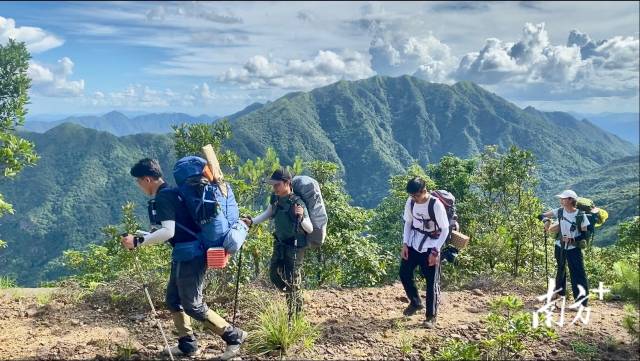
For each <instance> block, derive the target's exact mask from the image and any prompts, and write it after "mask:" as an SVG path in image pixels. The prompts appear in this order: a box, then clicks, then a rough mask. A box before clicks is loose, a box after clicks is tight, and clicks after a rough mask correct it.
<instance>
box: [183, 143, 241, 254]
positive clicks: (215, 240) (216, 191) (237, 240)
mask: <svg viewBox="0 0 640 361" xmlns="http://www.w3.org/2000/svg"><path fill="white" fill-rule="evenodd" d="M206 165H207V162H206V160H204V159H202V158H200V157H196V156H188V157H184V158H181V159H179V160H178V161H177V162H176V164H175V166H174V167H173V177H174V178H175V181H176V185H177V186H178V192H179V194H180V197H181V198H182V201H183V202H184V203H185V205H186V207H187V209H188V211H189V214H190V215H191V217H192V219H193V220H194V221H195V223H196V224H198V225H199V226H200V228H201V230H200V232H199V233H197V234H196V236H197V237H198V239H199V240H200V241H201V242H202V244H203V246H204V249H205V250H206V249H209V248H212V247H224V248H225V250H226V251H227V252H229V253H235V252H236V251H238V250H239V249H240V247H241V246H242V244H243V243H244V241H245V239H246V237H247V229H246V226H245V225H244V224H243V223H242V222H241V221H240V213H239V209H238V203H237V202H236V199H235V196H234V194H233V190H232V189H231V186H230V185H229V184H226V187H227V195H226V196H224V195H223V194H222V192H221V190H220V186H219V185H218V184H217V183H213V182H209V180H208V179H207V178H205V177H204V174H203V171H204V168H205V166H206ZM178 226H180V225H178Z"/></svg>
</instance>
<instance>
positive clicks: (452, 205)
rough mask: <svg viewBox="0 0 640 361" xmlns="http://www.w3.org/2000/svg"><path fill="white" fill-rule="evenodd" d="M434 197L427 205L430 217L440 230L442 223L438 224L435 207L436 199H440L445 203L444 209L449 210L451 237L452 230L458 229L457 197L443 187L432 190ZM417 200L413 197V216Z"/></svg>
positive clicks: (437, 229)
mask: <svg viewBox="0 0 640 361" xmlns="http://www.w3.org/2000/svg"><path fill="white" fill-rule="evenodd" d="M430 194H431V197H432V199H430V200H429V205H428V206H427V209H428V212H429V219H430V220H431V221H433V223H434V224H435V226H436V231H439V230H440V225H438V221H436V216H435V212H434V210H433V207H434V205H435V203H436V202H435V199H439V200H440V202H442V204H443V205H444V209H445V211H446V212H447V219H449V237H451V231H452V230H456V231H457V230H458V229H457V228H458V227H457V222H456V220H457V219H458V215H457V214H456V197H455V196H454V195H453V194H451V192H448V191H445V190H443V189H440V190H436V191H432V192H431V193H430ZM415 204H416V201H414V200H413V198H412V199H411V215H412V217H413V206H415Z"/></svg>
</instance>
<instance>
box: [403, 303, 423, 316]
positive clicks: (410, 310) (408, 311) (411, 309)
mask: <svg viewBox="0 0 640 361" xmlns="http://www.w3.org/2000/svg"><path fill="white" fill-rule="evenodd" d="M423 308H424V306H423V305H422V304H420V303H419V304H417V305H414V304H413V303H409V306H407V308H405V309H404V311H402V314H403V315H405V316H413V315H415V314H416V313H417V312H418V311H420V310H421V309H423Z"/></svg>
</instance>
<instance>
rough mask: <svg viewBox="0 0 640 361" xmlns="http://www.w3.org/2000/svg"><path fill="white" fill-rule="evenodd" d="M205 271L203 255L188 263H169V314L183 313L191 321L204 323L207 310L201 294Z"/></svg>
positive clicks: (167, 300) (167, 298) (167, 297)
mask: <svg viewBox="0 0 640 361" xmlns="http://www.w3.org/2000/svg"><path fill="white" fill-rule="evenodd" d="M206 271H207V264H206V260H205V257H204V255H202V256H197V257H195V258H193V259H191V260H189V261H183V262H176V261H172V262H171V275H170V276H169V284H167V296H166V302H167V308H169V310H170V311H171V312H181V311H184V312H185V313H186V314H187V315H189V316H190V317H192V318H193V319H196V320H198V321H201V322H204V320H205V319H206V318H207V311H208V310H209V308H208V307H207V304H206V303H204V299H203V294H202V291H203V287H204V275H205V273H206Z"/></svg>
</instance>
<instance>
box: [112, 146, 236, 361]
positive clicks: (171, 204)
mask: <svg viewBox="0 0 640 361" xmlns="http://www.w3.org/2000/svg"><path fill="white" fill-rule="evenodd" d="M181 161H182V162H181ZM181 161H179V162H178V163H177V164H176V167H175V169H174V177H175V178H176V183H177V184H178V185H179V188H171V187H169V186H168V185H167V183H165V181H164V180H163V178H162V177H163V175H162V170H161V168H160V165H159V164H158V162H157V161H156V160H154V159H149V158H146V159H142V160H140V161H139V162H138V163H136V164H135V165H134V166H133V167H132V168H131V171H130V173H131V176H133V177H135V178H136V182H137V184H138V186H139V187H140V189H141V190H142V191H143V192H144V193H145V194H146V195H148V196H150V197H153V198H152V199H151V200H150V201H149V204H148V213H149V221H150V223H151V225H152V228H156V230H155V231H153V232H151V233H145V234H143V233H140V234H138V235H130V234H127V235H123V237H122V239H121V242H122V244H123V246H124V247H125V248H127V249H129V250H133V249H134V248H137V247H147V246H151V245H157V244H164V243H165V242H168V243H169V244H170V245H171V247H172V249H173V250H172V254H171V274H170V277H169V282H168V284H167V294H166V303H167V307H168V308H169V310H170V311H171V316H172V318H173V322H174V325H175V327H176V329H177V331H178V337H179V339H178V344H177V345H176V346H173V347H171V348H169V349H166V350H165V352H166V353H169V354H170V355H189V356H192V355H196V354H198V353H199V349H198V344H197V340H196V338H195V335H194V333H193V329H192V327H191V321H190V317H191V318H194V319H196V320H198V321H200V322H202V323H203V325H204V327H205V329H207V330H209V331H211V332H213V333H214V334H216V335H218V336H220V337H221V338H222V340H224V341H225V343H226V345H227V346H226V349H225V351H224V353H223V354H222V355H220V356H219V357H218V359H220V360H229V359H231V358H234V357H236V356H237V355H238V354H239V352H240V346H241V345H242V343H243V342H244V341H245V339H246V338H247V335H248V334H247V332H245V331H243V330H241V329H240V328H237V327H235V326H231V325H230V324H229V323H228V322H227V321H225V320H224V319H223V318H222V317H220V316H219V315H218V314H217V313H215V312H214V311H213V310H211V309H209V308H208V306H207V304H206V303H205V302H204V299H203V287H204V276H205V272H206V270H207V264H206V260H205V251H206V248H205V247H204V246H203V241H202V240H201V239H199V238H201V235H202V229H203V227H202V225H201V224H199V223H202V222H201V221H200V220H198V223H197V222H196V219H194V217H193V216H192V213H193V210H192V209H190V206H189V205H188V204H187V201H188V200H189V199H186V198H188V197H189V195H188V194H185V189H186V190H188V189H200V190H202V189H206V187H207V186H211V184H210V183H208V182H204V181H203V179H202V176H201V174H202V169H203V166H204V165H205V164H206V162H205V161H204V160H203V159H201V158H198V157H191V158H188V159H187V160H186V161H183V160H181ZM189 182H191V183H189ZM200 186H202V187H201V188H198V187H200ZM189 187H191V188H189ZM199 194H201V195H203V196H202V197H198V199H200V198H202V199H203V200H204V199H205V197H204V194H206V192H205V193H202V192H200V193H199ZM213 205H214V206H217V204H213ZM213 215H219V213H212V216H213ZM227 233H230V232H227Z"/></svg>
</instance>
